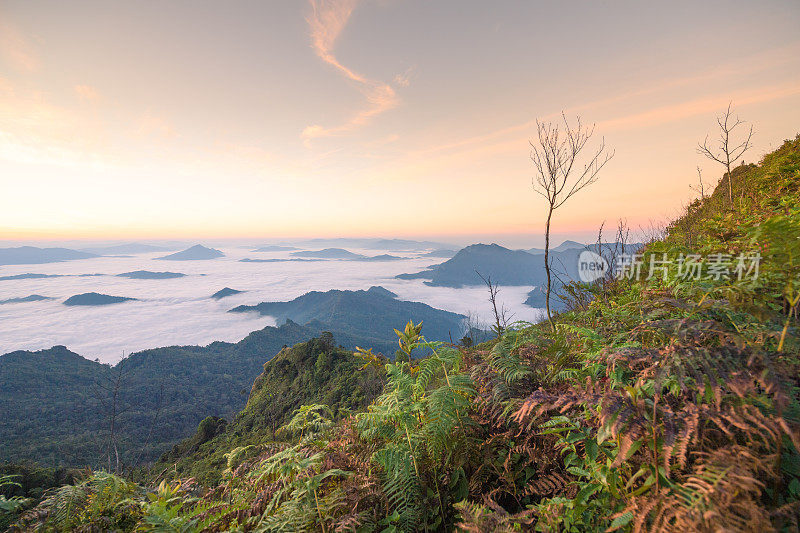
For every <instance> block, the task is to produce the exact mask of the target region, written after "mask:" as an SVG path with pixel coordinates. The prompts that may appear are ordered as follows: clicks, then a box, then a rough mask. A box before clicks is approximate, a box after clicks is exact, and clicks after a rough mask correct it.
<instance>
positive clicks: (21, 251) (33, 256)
mask: <svg viewBox="0 0 800 533" xmlns="http://www.w3.org/2000/svg"><path fill="white" fill-rule="evenodd" d="M92 257H98V255H97V254H93V253H89V252H80V251H78V250H71V249H69V248H38V247H36V246H18V247H15V248H0V265H34V264H42V263H59V262H61V261H74V260H76V259H89V258H92Z"/></svg>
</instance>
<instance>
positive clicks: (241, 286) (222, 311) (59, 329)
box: [0, 248, 541, 363]
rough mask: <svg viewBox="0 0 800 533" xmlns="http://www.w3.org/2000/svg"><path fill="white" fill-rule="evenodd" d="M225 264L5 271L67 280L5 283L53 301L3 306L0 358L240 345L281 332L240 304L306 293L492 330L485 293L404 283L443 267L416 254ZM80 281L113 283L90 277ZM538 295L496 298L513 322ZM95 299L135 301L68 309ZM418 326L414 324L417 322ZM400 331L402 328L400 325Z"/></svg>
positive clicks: (2, 294) (148, 259)
mask: <svg viewBox="0 0 800 533" xmlns="http://www.w3.org/2000/svg"><path fill="white" fill-rule="evenodd" d="M219 249H220V250H221V251H222V252H224V253H225V254H226V255H225V257H222V258H219V259H212V260H206V261H156V260H153V258H155V257H159V256H163V255H164V253H163V252H160V253H150V254H140V255H136V256H132V257H100V258H93V259H82V260H76V261H68V262H62V263H49V264H40V265H8V266H3V267H0V277H3V276H11V275H15V274H24V273H37V274H59V275H63V276H65V277H52V278H41V279H18V280H1V281H0V301H2V300H7V299H12V298H21V297H25V296H29V295H31V294H38V295H42V296H46V297H52V298H54V299H53V300H45V301H36V302H21V303H6V304H3V305H0V324H2V327H0V354H3V353H7V352H10V351H14V350H22V349H25V350H38V349H42V348H49V347H51V346H53V345H57V344H63V345H65V346H67V347H68V348H69V349H70V350H72V351H74V352H76V353H79V354H80V355H82V356H84V357H86V358H88V359H95V358H97V359H99V360H100V361H103V362H109V363H113V362H116V361H118V360H119V359H120V358H122V357H123V355H124V354H128V353H131V352H135V351H139V350H142V349H145V348H155V347H159V346H170V345H187V344H199V345H205V344H208V343H210V342H212V341H216V340H220V341H229V342H236V341H238V340H240V339H242V338H243V337H245V336H246V335H247V334H248V333H250V332H251V331H254V330H257V329H261V328H263V327H264V326H268V325H275V320H274V319H272V318H271V317H266V316H263V317H262V316H258V315H256V314H255V313H227V311H228V310H229V309H231V308H233V307H235V306H237V305H242V304H256V303H259V302H263V301H285V300H290V299H292V298H295V297H297V296H300V295H302V294H304V293H306V292H308V291H312V290H318V291H327V290H329V289H353V290H355V289H367V288H369V287H370V286H372V285H380V286H383V287H385V288H387V289H389V290H390V291H392V292H394V293H396V294H397V295H398V297H399V298H400V299H403V300H413V301H420V302H424V303H427V304H429V305H431V306H433V307H437V308H440V309H445V310H448V311H454V312H457V313H462V314H467V313H471V314H472V315H473V316H476V315H477V316H478V317H479V319H480V320H481V321H482V322H483V323H484V324H488V323H490V306H489V302H488V300H487V296H488V294H487V291H486V289H485V287H480V286H476V287H468V288H462V289H450V288H443V287H427V286H425V285H424V284H423V282H422V280H410V281H405V280H397V279H394V276H395V275H397V274H400V273H404V272H417V271H419V270H421V269H423V268H424V267H426V266H428V265H431V264H436V263H440V262H442V261H444V259H437V258H418V257H415V256H416V253H414V252H396V251H388V252H387V251H386V250H366V249H358V248H349V250H350V251H352V252H355V253H361V254H363V255H368V256H372V255H378V254H383V253H389V254H392V255H399V256H407V257H408V258H406V259H403V260H398V261H386V262H362V261H337V260H326V261H316V262H275V263H248V262H240V261H239V260H240V259H243V258H245V257H249V258H253V259H270V258H288V257H290V256H289V253H288V252H273V253H263V252H262V253H256V252H252V251H249V250H247V249H242V248H219ZM135 270H149V271H156V272H163V271H169V272H181V273H184V274H187V276H186V277H182V278H173V279H156V280H147V279H144V280H140V279H127V278H121V277H116V274H121V273H124V272H130V271H135ZM80 274H107V275H104V276H84V277H79V276H78V275H80ZM224 287H230V288H232V289H237V290H241V291H246V292H244V293H242V294H236V295H233V296H229V297H226V298H222V299H220V300H214V299H212V298H210V296H211V295H212V294H213V293H215V292H217V291H218V290H220V289H222V288H224ZM530 290H531V287H502V288H501V291H500V294H499V299H500V300H501V301H502V302H503V303H504V304H505V305H506V307H507V308H509V309H510V310H511V312H512V313H513V314H514V317H513V318H514V320H535V319H537V318H539V316H540V313H541V312H540V311H539V310H536V309H532V308H530V307H528V306H526V305H524V304H523V302H524V301H525V298H526V296H527V293H528V291H530ZM86 292H98V293H102V294H108V295H112V296H125V297H131V298H136V299H137V301H129V302H123V303H118V304H111V305H103V306H66V305H64V304H63V301H64V300H65V299H66V298H68V297H70V296H73V295H75V294H80V293H86ZM410 318H412V317H410ZM397 326H398V327H400V326H402V324H398V325H397Z"/></svg>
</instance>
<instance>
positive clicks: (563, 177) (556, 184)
mask: <svg viewBox="0 0 800 533" xmlns="http://www.w3.org/2000/svg"><path fill="white" fill-rule="evenodd" d="M561 117H562V118H563V120H564V124H563V128H564V129H563V130H562V129H561V128H562V125H561V124H560V123H553V122H539V120H537V121H536V129H537V133H538V139H537V141H536V142H534V141H530V145H531V153H530V157H531V161H533V164H534V167H535V168H536V173H537V174H536V176H534V178H533V179H532V183H533V189H534V191H536V192H537V193H538V194H540V195H541V196H542V197H543V198H544V199H545V200H547V205H548V210H547V222H546V223H545V231H544V268H545V272H546V273H547V290H546V293H545V308H546V309H547V320H548V321H549V322H550V325H551V326H552V327H553V329H555V324H553V316H552V314H551V313H550V291H551V289H552V280H551V272H550V222H551V220H552V217H553V212H554V211H555V210H556V209H558V208H559V207H561V206H562V205H564V203H565V202H566V201H567V200H569V199H570V198H571V197H572V196H573V195H574V194H575V193H577V192H578V191H580V190H581V189H583V188H584V187H587V186H588V185H591V184H592V183H594V182H595V181H597V178H598V173H599V172H600V169H602V168H603V167H604V166H605V165H606V163H608V162H609V161H610V160H611V158H612V157H614V152H613V150H612V151H610V152H609V151H608V150H606V145H605V140H604V139H601V141H600V146H599V147H597V148H596V149H594V150H591V151H587V152H584V149H586V145H587V143H588V142H589V139H591V137H592V135H593V134H594V125H592V126H589V127H586V126H584V125H583V124H582V123H581V118H580V117H577V124H576V125H575V126H574V127H573V126H572V125H571V124H570V123H569V121H568V120H567V117H566V115H565V114H564V113H562V114H561ZM587 150H588V149H587ZM584 154H585V155H586V157H585V158H583V157H582V155H584ZM581 159H583V161H584V163H583V164H581V163H579V160H581Z"/></svg>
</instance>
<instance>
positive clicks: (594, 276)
mask: <svg viewBox="0 0 800 533" xmlns="http://www.w3.org/2000/svg"><path fill="white" fill-rule="evenodd" d="M607 272H608V262H606V260H605V259H604V258H603V256H601V255H600V254H596V253H594V252H591V251H589V250H584V251H583V252H581V255H580V256H578V277H579V278H580V279H581V281H582V282H584V283H591V282H592V281H595V280H598V279H600V278H602V277H603V276H605V275H606V273H607Z"/></svg>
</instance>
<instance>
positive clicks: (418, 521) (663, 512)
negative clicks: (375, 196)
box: [0, 137, 800, 532]
mask: <svg viewBox="0 0 800 533" xmlns="http://www.w3.org/2000/svg"><path fill="white" fill-rule="evenodd" d="M732 174H733V175H732V176H725V177H723V180H722V181H721V182H720V184H719V185H718V187H717V190H716V191H715V192H714V193H713V194H712V195H711V196H710V197H708V198H701V199H698V200H697V201H696V202H694V203H692V204H691V205H690V206H689V207H688V210H687V213H686V214H685V215H684V216H683V217H681V218H680V219H678V220H676V221H674V222H673V223H672V224H671V225H670V226H669V228H668V229H667V232H666V234H665V235H664V236H663V238H658V239H654V240H653V242H650V243H648V244H647V245H646V247H645V249H644V251H643V253H642V256H641V257H637V258H635V259H636V263H635V265H634V266H636V265H638V266H636V267H635V268H633V269H630V270H626V274H625V275H622V276H619V277H610V276H609V277H606V278H602V279H600V280H598V281H597V282H595V283H592V284H576V283H573V284H571V285H568V286H565V287H564V290H565V300H566V311H564V312H563V313H561V314H559V315H557V316H556V317H555V319H554V323H553V325H552V326H551V324H549V323H547V322H544V323H541V324H517V325H516V326H515V327H513V328H510V329H508V330H506V331H505V332H503V334H502V335H501V336H500V337H499V338H497V339H495V340H493V341H490V342H487V343H483V344H480V345H477V346H474V347H470V348H460V347H457V346H452V345H445V344H442V343H435V342H428V341H427V340H426V339H425V337H424V334H425V327H424V324H415V323H413V322H409V323H408V324H407V325H406V326H405V328H404V329H403V330H402V331H398V332H397V333H398V339H399V346H400V348H401V352H402V355H403V356H402V357H398V358H397V360H396V361H394V362H387V361H385V360H383V359H382V358H380V357H378V356H375V355H373V354H372V353H371V352H369V351H359V352H358V354H357V355H358V356H359V359H360V362H359V363H358V364H357V365H355V364H354V363H353V362H352V361H350V360H349V359H347V358H346V357H345V355H344V354H342V353H340V352H339V351H337V350H335V349H331V346H330V345H329V343H328V342H327V341H326V340H325V339H324V338H323V339H316V340H314V341H310V342H309V343H306V344H305V345H302V344H301V345H299V346H296V347H295V348H292V349H288V350H284V351H282V352H281V356H280V357H276V358H275V359H273V360H272V361H270V362H268V363H267V364H266V365H265V366H264V374H262V376H261V377H260V378H258V380H256V383H255V384H254V385H253V390H252V391H251V393H250V401H249V402H248V405H247V407H246V408H245V410H244V411H242V412H241V413H240V414H239V415H238V417H237V418H235V419H234V421H233V422H231V423H228V424H225V423H224V422H222V421H219V420H213V419H212V420H207V421H204V423H203V424H202V425H201V428H200V432H199V433H198V435H196V436H195V437H194V442H193V441H191V440H190V441H185V442H184V443H182V444H181V445H180V446H178V447H176V448H175V449H174V450H173V452H171V454H168V455H167V456H165V457H163V458H162V463H161V464H160V465H159V467H158V468H154V470H153V472H152V474H151V475H150V477H149V479H147V480H145V481H142V482H140V483H134V482H132V481H131V480H129V479H124V478H122V477H119V476H117V475H114V474H112V473H109V472H100V471H98V472H94V473H87V475H85V476H84V477H83V478H82V479H80V480H79V481H77V482H75V483H73V484H71V485H65V486H63V487H61V488H59V489H53V490H51V491H49V492H48V493H47V494H46V497H45V498H44V499H42V500H31V501H28V500H24V499H21V498H16V499H13V498H12V499H9V498H7V499H5V500H0V502H2V504H3V506H2V509H9V510H7V511H5V512H6V513H7V516H11V515H12V514H13V517H12V518H9V519H8V520H9V521H11V520H13V521H16V523H17V526H14V527H13V528H12V529H14V528H16V530H31V529H36V528H41V529H45V530H54V531H72V530H84V531H100V530H102V531H109V530H115V531H133V530H139V531H198V532H199V531H207V532H213V531H325V532H329V531H331V532H332V531H387V532H391V531H449V530H454V529H457V528H458V529H463V530H467V531H536V530H539V531H576V532H581V531H637V532H638V531H765V532H766V531H796V530H797V529H798V509H799V508H800V453H798V450H800V403H798V400H800V360H799V358H798V357H799V356H798V351H800V338H799V337H800V336H798V320H797V314H798V311H797V310H798V303H799V302H800V137H798V138H796V139H794V140H791V141H787V142H786V143H785V144H784V145H783V146H781V147H780V148H779V149H778V150H776V151H775V152H774V153H771V154H769V155H767V156H766V157H765V158H764V160H763V161H762V162H761V163H760V164H759V165H748V166H742V167H739V168H737V169H736V171H735V172H733V173H732ZM729 179H730V180H732V182H731V183H730V185H731V187H730V189H729V187H728V181H727V180H729ZM729 190H732V191H733V194H732V197H733V201H732V202H731V201H730V200H729V199H728V191H729ZM640 274H641V275H640ZM398 327H401V325H398ZM418 353H430V355H428V356H426V357H424V358H415V355H416V354H418ZM312 360H313V364H312ZM320 361H322V363H320ZM347 361H350V362H347ZM334 362H337V364H339V365H348V366H344V367H341V368H344V369H345V370H346V371H345V372H341V371H337V370H336V366H334V365H333V363H334ZM318 365H319V367H320V368H317V366H318ZM384 373H385V378H384V377H382V376H383V374H384ZM318 375H319V376H320V381H319V382H315V381H314V380H315V379H316V378H317V376H318ZM383 379H385V384H384V385H383V389H382V392H381V393H380V394H379V395H378V396H377V397H376V398H375V399H374V400H373V401H371V403H370V404H369V405H368V406H366V407H364V408H362V406H363V405H365V404H366V402H368V401H370V398H371V396H372V394H373V389H372V387H374V386H375V385H376V383H378V382H380V381H381V380H383ZM267 382H269V383H271V384H272V385H271V386H270V387H269V388H267V387H265V386H264V385H265V383H267ZM279 383H280V384H281V385H278V384H279ZM315 383H316V384H315ZM315 388H316V394H308V395H306V392H309V391H312V390H314V389H315ZM340 390H344V391H346V393H345V394H344V396H342V395H341V394H342V393H341V392H337V391H340ZM375 392H377V391H375ZM291 395H297V396H296V399H297V400H298V401H297V402H296V403H292V402H295V398H292V397H291ZM347 398H349V399H347ZM299 401H302V402H303V404H304V405H297V403H299ZM326 402H327V405H325V403H326ZM285 409H295V410H294V411H293V414H292V415H290V416H286V415H282V414H280V413H281V412H283V410H285ZM348 410H349V414H348ZM278 424H282V425H281V426H280V427H278V428H277V430H273V429H274V428H275V427H276V426H277V425H278ZM201 441H202V442H201ZM226 448H227V449H226ZM223 458H224V461H223V460H222V459H223ZM192 462H196V463H197V465H200V466H196V467H195V466H194V465H192ZM170 464H171V468H170ZM192 476H194V477H192ZM9 481H10V480H9ZM9 487H10V486H9ZM13 490H14V489H13V487H12V488H7V495H8V496H9V497H10V496H11V494H12V491H13Z"/></svg>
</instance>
